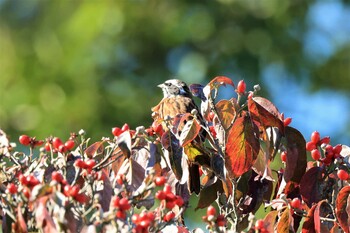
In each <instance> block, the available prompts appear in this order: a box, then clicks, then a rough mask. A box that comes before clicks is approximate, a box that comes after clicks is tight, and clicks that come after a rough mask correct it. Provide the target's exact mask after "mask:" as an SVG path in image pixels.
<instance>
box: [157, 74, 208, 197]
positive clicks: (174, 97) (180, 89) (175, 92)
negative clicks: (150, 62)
mask: <svg viewBox="0 0 350 233" xmlns="http://www.w3.org/2000/svg"><path fill="white" fill-rule="evenodd" d="M158 87H160V88H162V91H163V99H162V100H161V101H160V103H159V104H158V105H156V106H155V107H153V108H152V111H153V114H152V116H153V119H154V120H155V121H156V122H158V123H161V124H162V125H163V127H164V126H165V130H167V131H168V132H173V131H172V129H171V127H173V124H174V123H175V120H174V119H175V118H176V117H178V116H181V115H183V114H187V113H193V112H195V113H196V118H197V119H198V120H199V121H203V118H202V116H201V115H199V111H198V107H197V105H196V103H195V102H194V100H193V98H192V93H191V91H190V89H189V87H188V86H187V84H186V83H185V82H183V81H181V80H178V79H170V80H167V81H165V82H164V83H162V84H160V85H158ZM193 110H197V111H193ZM164 122H167V124H164ZM169 122H170V123H169ZM182 127H183V125H182V126H181V125H179V126H178V127H177V129H176V131H177V132H179V131H181V129H182ZM173 139H175V140H176V138H174V137H173ZM198 140H202V139H200V137H198ZM169 156H174V155H171V154H169ZM187 162H188V172H189V178H188V186H189V191H190V192H191V193H192V192H195V193H197V194H198V193H199V191H200V175H199V166H198V165H197V164H195V163H193V162H192V161H187ZM174 173H175V171H174ZM184 174H185V173H184ZM178 178H179V177H178Z"/></svg>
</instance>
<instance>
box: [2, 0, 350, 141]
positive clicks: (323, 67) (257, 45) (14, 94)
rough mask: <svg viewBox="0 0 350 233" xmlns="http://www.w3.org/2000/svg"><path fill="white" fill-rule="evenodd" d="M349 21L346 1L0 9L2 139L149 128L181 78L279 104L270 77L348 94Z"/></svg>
mask: <svg viewBox="0 0 350 233" xmlns="http://www.w3.org/2000/svg"><path fill="white" fill-rule="evenodd" d="M348 12H349V1H347V0H342V1H341V0H336V1H322V0H321V1H320V0H309V1H291V0H265V1H264V0H263V1H254V0H249V1H247V0H204V1H189V0H187V1H186V0H184V1H169V0H166V1H157V0H130V1H40V0H30V1H26V0H1V1H0V34H1V37H0V47H1V51H2V52H1V53H0V64H1V65H0V76H1V77H0V79H1V81H0V106H1V107H0V124H1V128H3V129H4V130H6V132H7V133H8V134H9V135H11V136H12V137H15V136H17V135H19V134H22V133H26V134H30V135H36V136H38V137H42V138H43V137H45V136H46V135H49V134H54V135H57V136H60V137H64V136H65V135H66V134H67V133H69V132H63V131H62V130H61V128H64V129H70V130H72V131H78V130H79V129H80V128H78V127H81V128H84V129H85V130H86V131H87V132H89V136H90V137H92V138H94V139H95V140H96V139H98V138H100V137H102V136H104V132H105V129H106V128H107V127H110V125H113V124H116V123H117V124H120V125H121V124H123V123H124V122H128V123H129V124H130V126H132V127H136V126H138V125H148V124H150V122H151V118H150V116H149V109H150V108H151V107H152V106H153V105H154V104H155V103H157V101H158V100H159V98H161V93H159V92H157V91H156V85H157V84H159V83H161V81H162V80H164V79H168V78H170V77H172V76H176V77H178V78H180V79H182V80H184V81H186V82H188V83H206V82H208V81H209V80H208V79H207V77H214V76H215V75H219V74H220V75H226V76H229V77H233V78H234V79H235V80H237V81H238V80H240V79H243V78H245V79H246V81H247V84H248V86H250V85H252V84H255V83H259V84H260V85H261V86H262V87H264V86H265V87H264V88H263V89H262V91H263V94H264V96H266V97H270V96H268V95H269V94H271V93H269V91H268V90H269V89H268V88H266V86H268V85H269V84H271V83H270V82H271V81H269V82H267V83H266V82H264V81H263V80H262V77H263V76H264V75H265V74H266V71H267V70H270V71H271V69H272V71H271V72H269V73H268V74H269V75H267V76H268V79H270V78H272V77H269V76H272V74H273V75H275V76H276V77H277V79H278V80H286V79H288V80H289V81H290V80H296V81H297V82H298V83H302V85H303V87H304V88H305V89H306V90H310V89H314V90H317V89H320V88H322V87H327V88H332V89H335V90H344V91H345V92H346V91H348V90H349V89H350V86H349V85H350V82H349V81H348V80H349V76H350V74H349V69H348V67H349V54H350V52H349V48H350V46H349V43H350V41H349V39H348V38H349V36H348V35H349V27H348V23H347V22H349V21H350V20H349V18H348V16H349V15H350V14H349V13H348ZM82 100H83V101H82ZM120 100H123V101H120ZM136 103H138V104H136ZM320 105H321V104H320ZM320 108H321V107H320ZM286 109H287V110H288V108H286ZM284 111H286V110H284ZM343 111H345V110H343ZM343 111H342V112H343ZM300 115H303V113H302V114H300ZM298 116H299V114H298ZM296 117H297V116H295V118H294V119H295V122H294V123H296V122H297V121H296ZM346 127H347V126H345V128H346ZM311 130H313V129H308V131H303V132H304V133H306V132H310V131H311ZM339 131H340V130H339ZM346 133H347V131H346V130H344V132H341V133H340V134H341V135H344V134H346ZM334 136H338V135H334Z"/></svg>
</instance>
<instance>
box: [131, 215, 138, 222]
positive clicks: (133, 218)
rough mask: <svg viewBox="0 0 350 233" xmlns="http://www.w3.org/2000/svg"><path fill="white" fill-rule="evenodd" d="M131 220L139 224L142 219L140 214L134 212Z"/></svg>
mask: <svg viewBox="0 0 350 233" xmlns="http://www.w3.org/2000/svg"><path fill="white" fill-rule="evenodd" d="M131 221H132V222H133V223H135V224H138V222H139V221H140V217H139V214H133V215H132V217H131Z"/></svg>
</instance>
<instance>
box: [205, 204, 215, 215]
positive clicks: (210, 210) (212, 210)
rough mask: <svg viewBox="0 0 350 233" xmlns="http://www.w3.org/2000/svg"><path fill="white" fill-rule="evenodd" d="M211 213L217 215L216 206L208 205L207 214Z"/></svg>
mask: <svg viewBox="0 0 350 233" xmlns="http://www.w3.org/2000/svg"><path fill="white" fill-rule="evenodd" d="M209 215H214V216H215V215H216V209H215V207H214V206H212V205H211V206H208V209H207V216H209Z"/></svg>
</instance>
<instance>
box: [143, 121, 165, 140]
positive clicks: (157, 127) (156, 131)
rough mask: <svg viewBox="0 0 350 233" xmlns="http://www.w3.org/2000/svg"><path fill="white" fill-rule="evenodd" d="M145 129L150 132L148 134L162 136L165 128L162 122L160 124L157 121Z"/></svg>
mask: <svg viewBox="0 0 350 233" xmlns="http://www.w3.org/2000/svg"><path fill="white" fill-rule="evenodd" d="M145 131H146V133H147V134H148V136H159V137H162V135H163V134H164V129H163V126H162V124H159V123H157V122H156V121H154V122H153V123H152V125H151V127H149V128H147V129H145Z"/></svg>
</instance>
